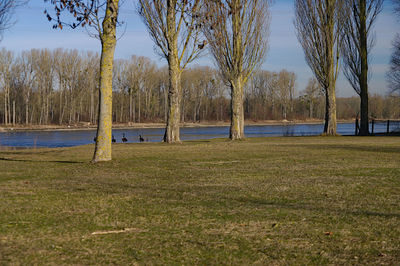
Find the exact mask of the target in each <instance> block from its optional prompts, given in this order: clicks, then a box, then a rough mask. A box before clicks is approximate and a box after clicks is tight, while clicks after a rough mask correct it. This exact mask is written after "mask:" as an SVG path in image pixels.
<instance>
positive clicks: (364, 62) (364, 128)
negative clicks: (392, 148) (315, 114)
mask: <svg viewBox="0 0 400 266" xmlns="http://www.w3.org/2000/svg"><path fill="white" fill-rule="evenodd" d="M382 4H383V0H346V1H344V0H323V1H319V0H318V1H317V0H295V13H296V19H295V26H296V29H297V37H298V39H299V42H300V43H301V45H302V46H303V50H304V53H305V57H306V61H307V63H308V65H309V66H310V68H311V70H312V71H313V72H314V75H315V77H316V79H317V80H318V82H319V83H320V85H321V86H322V87H323V88H324V93H325V96H326V115H325V128H324V133H326V134H328V135H334V134H336V95H335V85H336V79H337V76H338V72H339V62H340V58H342V61H343V66H344V67H343V70H344V71H343V72H344V75H345V76H346V78H347V79H348V81H349V82H350V84H351V86H352V87H353V89H354V90H355V91H356V92H357V94H359V96H360V99H361V100H360V114H361V126H360V135H368V134H369V132H368V120H369V111H368V63H369V60H368V55H369V53H370V51H371V48H372V47H373V44H374V39H373V35H372V26H373V24H374V22H375V19H376V17H377V16H378V14H379V13H380V12H381V10H382Z"/></svg>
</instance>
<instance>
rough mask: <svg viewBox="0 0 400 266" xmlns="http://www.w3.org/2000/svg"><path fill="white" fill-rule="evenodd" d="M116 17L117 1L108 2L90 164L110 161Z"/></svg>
mask: <svg viewBox="0 0 400 266" xmlns="http://www.w3.org/2000/svg"><path fill="white" fill-rule="evenodd" d="M117 16H118V0H108V1H107V9H106V16H105V18H104V20H103V34H102V36H101V61H100V82H99V83H100V86H99V117H98V125H97V135H96V146H95V151H94V156H93V160H92V162H100V161H109V160H111V134H112V133H111V130H112V78H113V60H114V51H115V45H116V35H115V34H116V33H115V32H116V22H117Z"/></svg>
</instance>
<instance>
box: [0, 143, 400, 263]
mask: <svg viewBox="0 0 400 266" xmlns="http://www.w3.org/2000/svg"><path fill="white" fill-rule="evenodd" d="M92 152H93V145H88V146H81V147H75V148H64V149H36V150H33V149H32V150H17V151H4V150H3V151H0V265H3V264H6V265H7V264H22V265H26V264H119V265H128V264H184V265H191V264H196V265H197V264H202V265H205V264H207V265H210V264H211V265H220V264H234V265H237V264H241V265H247V264H263V265H270V264H278V265H280V264H292V265H294V264H296V265H297V264H313V265H317V264H318V265H319V264H371V265H372V264H373V265H376V264H388V265H399V263H400V138H399V137H287V138H262V139H253V138H251V139H248V140H246V141H240V142H230V141H228V140H222V139H220V140H212V141H193V142H184V143H183V144H177V145H167V144H162V143H157V144H154V143H144V144H116V145H113V157H114V160H113V161H111V162H107V163H101V164H96V165H94V164H91V163H89V161H90V159H91V156H92Z"/></svg>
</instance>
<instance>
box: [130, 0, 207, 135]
mask: <svg viewBox="0 0 400 266" xmlns="http://www.w3.org/2000/svg"><path fill="white" fill-rule="evenodd" d="M202 2H203V1H202V0H139V1H138V6H137V9H138V13H139V15H140V16H141V18H142V20H143V22H144V24H145V25H146V27H147V30H148V32H149V34H150V36H151V38H152V39H153V41H154V43H155V46H156V49H157V52H158V53H159V55H160V56H161V57H163V58H165V59H166V60H167V62H168V73H169V91H168V111H167V121H166V128H165V134H164V141H165V142H168V143H174V142H180V136H179V124H180V119H181V98H182V87H181V86H182V85H181V75H182V71H183V70H184V69H185V67H186V66H187V65H188V64H189V63H190V62H192V61H193V60H195V59H196V58H197V57H198V56H199V55H200V53H201V51H202V50H203V48H204V46H205V45H206V43H205V42H204V41H201V40H200V38H201V35H200V33H201V31H200V28H201V25H200V24H198V23H197V21H196V17H197V16H198V12H199V9H200V7H201V5H202Z"/></svg>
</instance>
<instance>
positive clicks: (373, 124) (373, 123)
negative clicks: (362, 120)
mask: <svg viewBox="0 0 400 266" xmlns="http://www.w3.org/2000/svg"><path fill="white" fill-rule="evenodd" d="M374 126H375V119H372V130H371V134H372V135H374Z"/></svg>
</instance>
